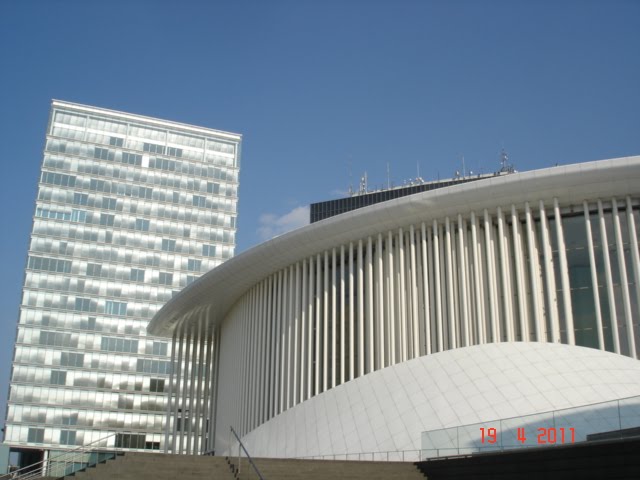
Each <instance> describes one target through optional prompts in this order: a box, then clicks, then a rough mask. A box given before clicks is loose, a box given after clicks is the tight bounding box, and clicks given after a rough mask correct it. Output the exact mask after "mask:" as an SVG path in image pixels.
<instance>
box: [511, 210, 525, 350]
mask: <svg viewBox="0 0 640 480" xmlns="http://www.w3.org/2000/svg"><path fill="white" fill-rule="evenodd" d="M511 232H512V235H513V256H514V259H515V264H516V288H517V291H518V314H519V315H518V316H519V317H520V318H519V321H520V335H521V339H522V341H523V342H528V341H529V311H528V309H527V291H526V288H525V279H524V267H523V265H522V257H523V254H522V239H521V236H520V219H519V218H518V212H517V211H516V206H515V205H513V204H512V205H511Z"/></svg>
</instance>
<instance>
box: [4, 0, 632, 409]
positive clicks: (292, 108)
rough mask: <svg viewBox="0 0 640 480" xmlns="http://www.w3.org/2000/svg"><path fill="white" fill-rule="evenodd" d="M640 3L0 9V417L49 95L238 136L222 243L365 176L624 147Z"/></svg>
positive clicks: (269, 231)
mask: <svg viewBox="0 0 640 480" xmlns="http://www.w3.org/2000/svg"><path fill="white" fill-rule="evenodd" d="M639 24H640V2H638V1H634V0H627V1H624V0H617V1H605V0H602V1H588V0H580V1H577V0H576V1H545V0H541V1H535V2H534V1H483V2H478V1H447V2H445V1H409V0H404V1H402V0H400V1H375V0H374V1H364V0H359V1H358V0H343V1H332V0H323V1H315V2H311V1H270V2H266V1H242V0H241V1H228V2H226V1H217V2H216V1H177V0H176V1H171V2H169V1H162V0H159V1H158V0H155V1H151V0H149V1H145V0H126V1H125V0H110V1H108V2H107V1H103V2H98V1H94V2H88V1H86V0H85V1H80V0H78V1H76V0H68V1H62V0H48V1H28V0H27V1H17V0H5V1H3V2H0V105H1V108H0V141H1V145H2V148H1V149H0V159H1V161H2V165H3V167H4V168H3V170H4V172H5V173H4V175H3V182H2V189H0V195H1V197H0V201H1V202H2V203H1V204H2V205H3V206H4V207H3V208H2V210H3V212H4V215H3V224H4V225H5V227H4V228H3V230H2V232H1V233H0V238H1V241H2V243H1V248H0V252H1V255H2V258H1V262H2V270H1V272H2V273H1V277H0V278H1V283H0V412H1V413H0V417H2V418H4V402H5V397H6V391H7V379H8V376H9V370H10V361H11V357H12V350H13V341H14V338H15V325H16V319H17V314H18V304H19V301H20V292H21V284H22V281H23V271H24V264H25V258H26V249H27V245H28V239H29V232H30V229H31V216H32V214H33V208H34V198H35V192H36V185H37V178H38V171H39V168H40V163H41V160H42V148H43V144H44V135H45V128H46V123H47V116H48V111H49V105H50V100H51V99H52V98H57V99H62V100H69V101H74V102H78V103H86V104H90V105H97V106H101V107H106V108H111V109H116V110H124V111H129V112H133V113H139V114H143V115H149V116H155V117H160V118H166V119H170V120H176V121H180V122H186V123H191V124H195V125H203V126H206V127H211V128H217V129H221V130H228V131H233V132H238V133H242V134H243V136H244V141H243V157H242V169H241V173H240V204H239V220H238V225H239V230H238V237H237V243H238V248H237V251H238V252H240V251H244V250H246V249H247V248H250V247H251V246H253V245H256V244H257V243H259V242H260V241H262V240H263V239H264V238H265V237H268V236H270V235H274V234H278V233H281V232H282V231H284V230H286V229H288V228H293V227H295V226H299V225H300V224H302V223H304V221H305V219H306V218H307V206H308V204H309V203H311V202H314V201H321V200H326V199H329V198H334V197H336V196H340V195H341V192H346V191H347V190H348V187H349V184H350V181H351V182H352V183H353V184H354V185H356V184H357V182H358V178H359V176H360V175H362V173H363V172H365V171H366V172H367V173H368V176H369V184H370V185H373V186H375V185H381V184H383V183H384V182H385V181H386V168H387V167H386V165H387V163H389V164H390V170H391V178H392V180H393V181H394V182H395V183H396V184H399V183H402V182H403V181H404V180H406V179H408V178H410V177H415V176H416V170H417V166H418V165H419V166H420V174H421V176H422V177H424V178H425V179H435V178H437V177H438V176H439V177H442V178H443V177H449V176H451V175H452V174H453V173H454V172H455V171H456V170H459V169H460V168H461V157H462V156H464V158H465V163H466V167H467V169H471V170H473V171H475V172H491V171H493V170H495V169H496V168H497V167H498V158H499V152H500V149H501V147H503V146H504V148H505V149H506V150H507V151H508V152H509V155H510V158H511V160H512V161H513V162H514V163H515V165H516V167H517V168H518V169H519V170H531V169H535V168H542V167H545V166H552V165H555V164H556V163H559V164H567V163H575V162H582V161H588V160H597V159H602V158H612V157H619V156H627V155H637V154H640V55H639V53H638V52H640V28H638V25H639Z"/></svg>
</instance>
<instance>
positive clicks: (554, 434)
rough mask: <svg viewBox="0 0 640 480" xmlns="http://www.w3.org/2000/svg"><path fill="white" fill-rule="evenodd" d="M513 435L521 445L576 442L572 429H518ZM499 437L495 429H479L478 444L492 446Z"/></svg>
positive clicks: (574, 431)
mask: <svg viewBox="0 0 640 480" xmlns="http://www.w3.org/2000/svg"><path fill="white" fill-rule="evenodd" d="M532 430H534V431H532ZM515 433H516V436H515V438H516V439H517V441H518V442H520V443H521V444H523V445H557V444H565V443H575V441H576V430H575V428H573V427H570V428H564V427H560V428H555V427H552V428H544V427H540V428H538V429H526V428H524V427H520V428H518V429H517V430H516V432H515ZM499 435H500V432H499V431H498V429H496V428H483V427H480V443H482V444H490V445H494V444H496V443H498V442H499V438H500V437H499Z"/></svg>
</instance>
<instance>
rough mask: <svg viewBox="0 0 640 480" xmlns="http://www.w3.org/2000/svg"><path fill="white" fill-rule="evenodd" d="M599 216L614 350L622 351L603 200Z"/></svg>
mask: <svg viewBox="0 0 640 480" xmlns="http://www.w3.org/2000/svg"><path fill="white" fill-rule="evenodd" d="M598 218H599V221H600V238H601V240H602V258H603V260H604V274H605V280H606V282H605V283H606V285H607V297H608V298H607V301H608V303H609V318H610V320H611V336H612V337H613V351H614V353H620V336H619V335H618V316H617V315H616V298H615V296H614V294H613V278H612V276H611V260H610V259H609V240H608V239H607V226H606V224H605V219H604V212H603V210H602V201H600V200H598Z"/></svg>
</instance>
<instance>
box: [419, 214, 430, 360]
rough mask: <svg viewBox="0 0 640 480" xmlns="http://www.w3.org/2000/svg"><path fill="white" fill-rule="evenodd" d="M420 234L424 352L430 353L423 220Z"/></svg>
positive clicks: (425, 228) (428, 264)
mask: <svg viewBox="0 0 640 480" xmlns="http://www.w3.org/2000/svg"><path fill="white" fill-rule="evenodd" d="M420 228H421V233H422V236H421V238H420V247H421V251H422V295H423V298H424V343H425V345H424V353H425V355H429V354H430V353H431V315H430V313H431V310H430V309H431V305H430V302H429V267H430V266H431V265H430V263H429V261H428V254H427V248H428V247H427V226H426V225H425V223H424V222H422V225H420Z"/></svg>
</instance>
